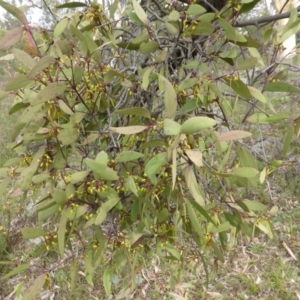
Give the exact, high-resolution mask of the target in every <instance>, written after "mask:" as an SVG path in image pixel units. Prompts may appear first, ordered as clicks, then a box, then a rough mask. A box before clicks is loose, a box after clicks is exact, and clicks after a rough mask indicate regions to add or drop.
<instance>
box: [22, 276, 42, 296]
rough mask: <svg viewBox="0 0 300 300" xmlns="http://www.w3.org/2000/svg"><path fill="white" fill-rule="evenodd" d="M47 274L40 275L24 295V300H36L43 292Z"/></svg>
mask: <svg viewBox="0 0 300 300" xmlns="http://www.w3.org/2000/svg"><path fill="white" fill-rule="evenodd" d="M46 276H47V275H46V274H42V275H40V276H39V277H38V278H37V279H36V280H35V281H34V282H33V283H32V284H31V286H30V287H29V288H28V290H27V291H26V292H25V293H24V296H23V300H32V299H36V296H37V295H38V294H39V292H40V291H41V289H42V287H43V285H44V283H45V281H46Z"/></svg>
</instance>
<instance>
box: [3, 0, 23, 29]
mask: <svg viewBox="0 0 300 300" xmlns="http://www.w3.org/2000/svg"><path fill="white" fill-rule="evenodd" d="M0 6H2V7H3V8H4V9H5V10H6V11H7V12H8V13H10V14H11V15H13V16H14V17H15V18H17V19H18V20H19V21H20V22H21V23H22V24H23V25H24V26H27V25H28V21H27V19H26V16H25V14H24V13H23V12H22V11H21V10H20V9H19V8H17V7H16V6H14V5H11V4H9V3H7V2H5V1H2V0H0Z"/></svg>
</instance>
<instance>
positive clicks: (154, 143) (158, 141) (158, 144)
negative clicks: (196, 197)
mask: <svg viewBox="0 0 300 300" xmlns="http://www.w3.org/2000/svg"><path fill="white" fill-rule="evenodd" d="M167 146H168V144H167V142H166V141H164V140H161V139H154V140H151V141H148V142H146V143H145V144H142V145H141V147H140V148H141V150H142V149H145V148H155V147H167Z"/></svg>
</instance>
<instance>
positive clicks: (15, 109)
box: [9, 102, 29, 115]
mask: <svg viewBox="0 0 300 300" xmlns="http://www.w3.org/2000/svg"><path fill="white" fill-rule="evenodd" d="M28 106H29V104H28V103H23V102H19V103H16V104H15V105H14V106H13V107H12V108H11V109H10V111H9V115H12V114H14V113H16V112H18V111H19V110H22V109H24V108H26V107H28Z"/></svg>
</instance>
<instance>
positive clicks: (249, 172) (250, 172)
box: [233, 167, 259, 178]
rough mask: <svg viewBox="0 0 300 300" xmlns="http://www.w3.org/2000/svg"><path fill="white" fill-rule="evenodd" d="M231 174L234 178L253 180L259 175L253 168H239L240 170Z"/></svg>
mask: <svg viewBox="0 0 300 300" xmlns="http://www.w3.org/2000/svg"><path fill="white" fill-rule="evenodd" d="M233 174H235V175H236V176H239V177H244V178H253V177H255V176H257V175H258V174H259V171H258V170H257V169H255V168H250V167H240V168H236V169H234V171H233Z"/></svg>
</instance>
